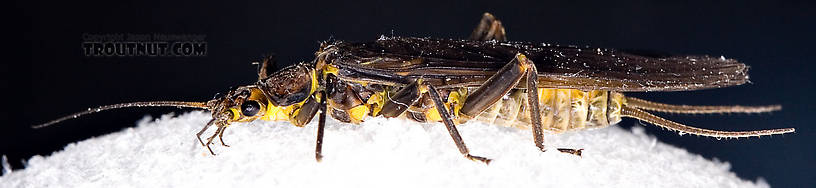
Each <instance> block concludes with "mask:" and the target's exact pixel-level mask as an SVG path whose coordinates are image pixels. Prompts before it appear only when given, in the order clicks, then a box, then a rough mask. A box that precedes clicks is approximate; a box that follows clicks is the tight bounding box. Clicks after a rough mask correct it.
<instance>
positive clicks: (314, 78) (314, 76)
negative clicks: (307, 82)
mask: <svg viewBox="0 0 816 188" xmlns="http://www.w3.org/2000/svg"><path fill="white" fill-rule="evenodd" d="M311 73H312V88H310V89H311V90H309V95H312V94H314V92H317V86H318V82H317V71H315V70H314V69H312V72H311ZM306 100H309V98H308V97H307V98H306ZM306 100H303V102H305V101H306Z"/></svg>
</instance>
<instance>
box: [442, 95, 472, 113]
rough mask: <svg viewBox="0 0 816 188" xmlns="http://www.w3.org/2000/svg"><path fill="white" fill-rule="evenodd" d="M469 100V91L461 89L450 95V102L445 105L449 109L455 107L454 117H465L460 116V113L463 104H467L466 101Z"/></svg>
mask: <svg viewBox="0 0 816 188" xmlns="http://www.w3.org/2000/svg"><path fill="white" fill-rule="evenodd" d="M466 98H467V89H459V90H458V91H451V92H450V94H448V102H446V103H445V104H446V105H447V106H448V109H451V106H453V115H454V116H456V117H464V116H461V114H459V111H460V110H461V109H462V105H463V103H465V99H466Z"/></svg>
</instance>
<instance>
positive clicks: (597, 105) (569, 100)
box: [472, 88, 625, 133]
mask: <svg viewBox="0 0 816 188" xmlns="http://www.w3.org/2000/svg"><path fill="white" fill-rule="evenodd" d="M538 93H539V96H538V100H539V103H540V104H538V105H539V109H541V123H542V129H543V130H544V131H547V132H550V133H562V132H565V131H571V130H583V129H591V128H600V127H606V126H609V125H611V124H615V123H617V122H619V121H620V111H619V110H617V109H619V107H620V106H621V105H622V104H623V102H625V101H623V95H622V94H620V93H616V92H608V91H581V90H575V89H544V88H539V89H538ZM526 97H527V93H526V91H525V90H514V91H511V92H510V93H509V94H508V95H507V96H506V97H504V98H502V100H499V101H498V102H496V104H494V105H493V106H491V107H489V108H487V109H486V110H485V111H484V112H482V113H481V114H479V115H478V116H477V117H475V118H473V119H472V120H477V121H482V122H485V123H491V124H496V125H501V126H508V127H517V128H520V129H530V127H531V126H530V125H531V124H530V122H531V121H530V112H529V111H528V109H529V108H528V107H527V105H528V104H527V98H526ZM610 109H612V110H610Z"/></svg>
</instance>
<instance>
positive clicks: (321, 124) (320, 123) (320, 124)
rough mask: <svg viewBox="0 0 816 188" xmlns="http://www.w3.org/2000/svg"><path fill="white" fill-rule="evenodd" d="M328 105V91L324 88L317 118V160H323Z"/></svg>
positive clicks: (321, 92)
mask: <svg viewBox="0 0 816 188" xmlns="http://www.w3.org/2000/svg"><path fill="white" fill-rule="evenodd" d="M327 87H331V86H327ZM326 105H327V103H326V92H325V90H323V91H320V105H318V106H319V108H320V116H318V120H317V141H315V160H317V162H320V160H323V154H322V150H323V129H325V128H326V113H327V112H328V111H327V109H326Z"/></svg>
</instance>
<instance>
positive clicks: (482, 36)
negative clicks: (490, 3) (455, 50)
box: [469, 12, 507, 41]
mask: <svg viewBox="0 0 816 188" xmlns="http://www.w3.org/2000/svg"><path fill="white" fill-rule="evenodd" d="M469 39H470V40H498V41H507V35H506V33H505V32H504V26H502V24H501V21H499V20H498V19H496V17H494V16H493V15H492V14H490V13H487V12H485V13H484V15H482V20H481V21H479V25H477V26H476V28H475V29H473V33H471V34H470V38H469Z"/></svg>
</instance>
